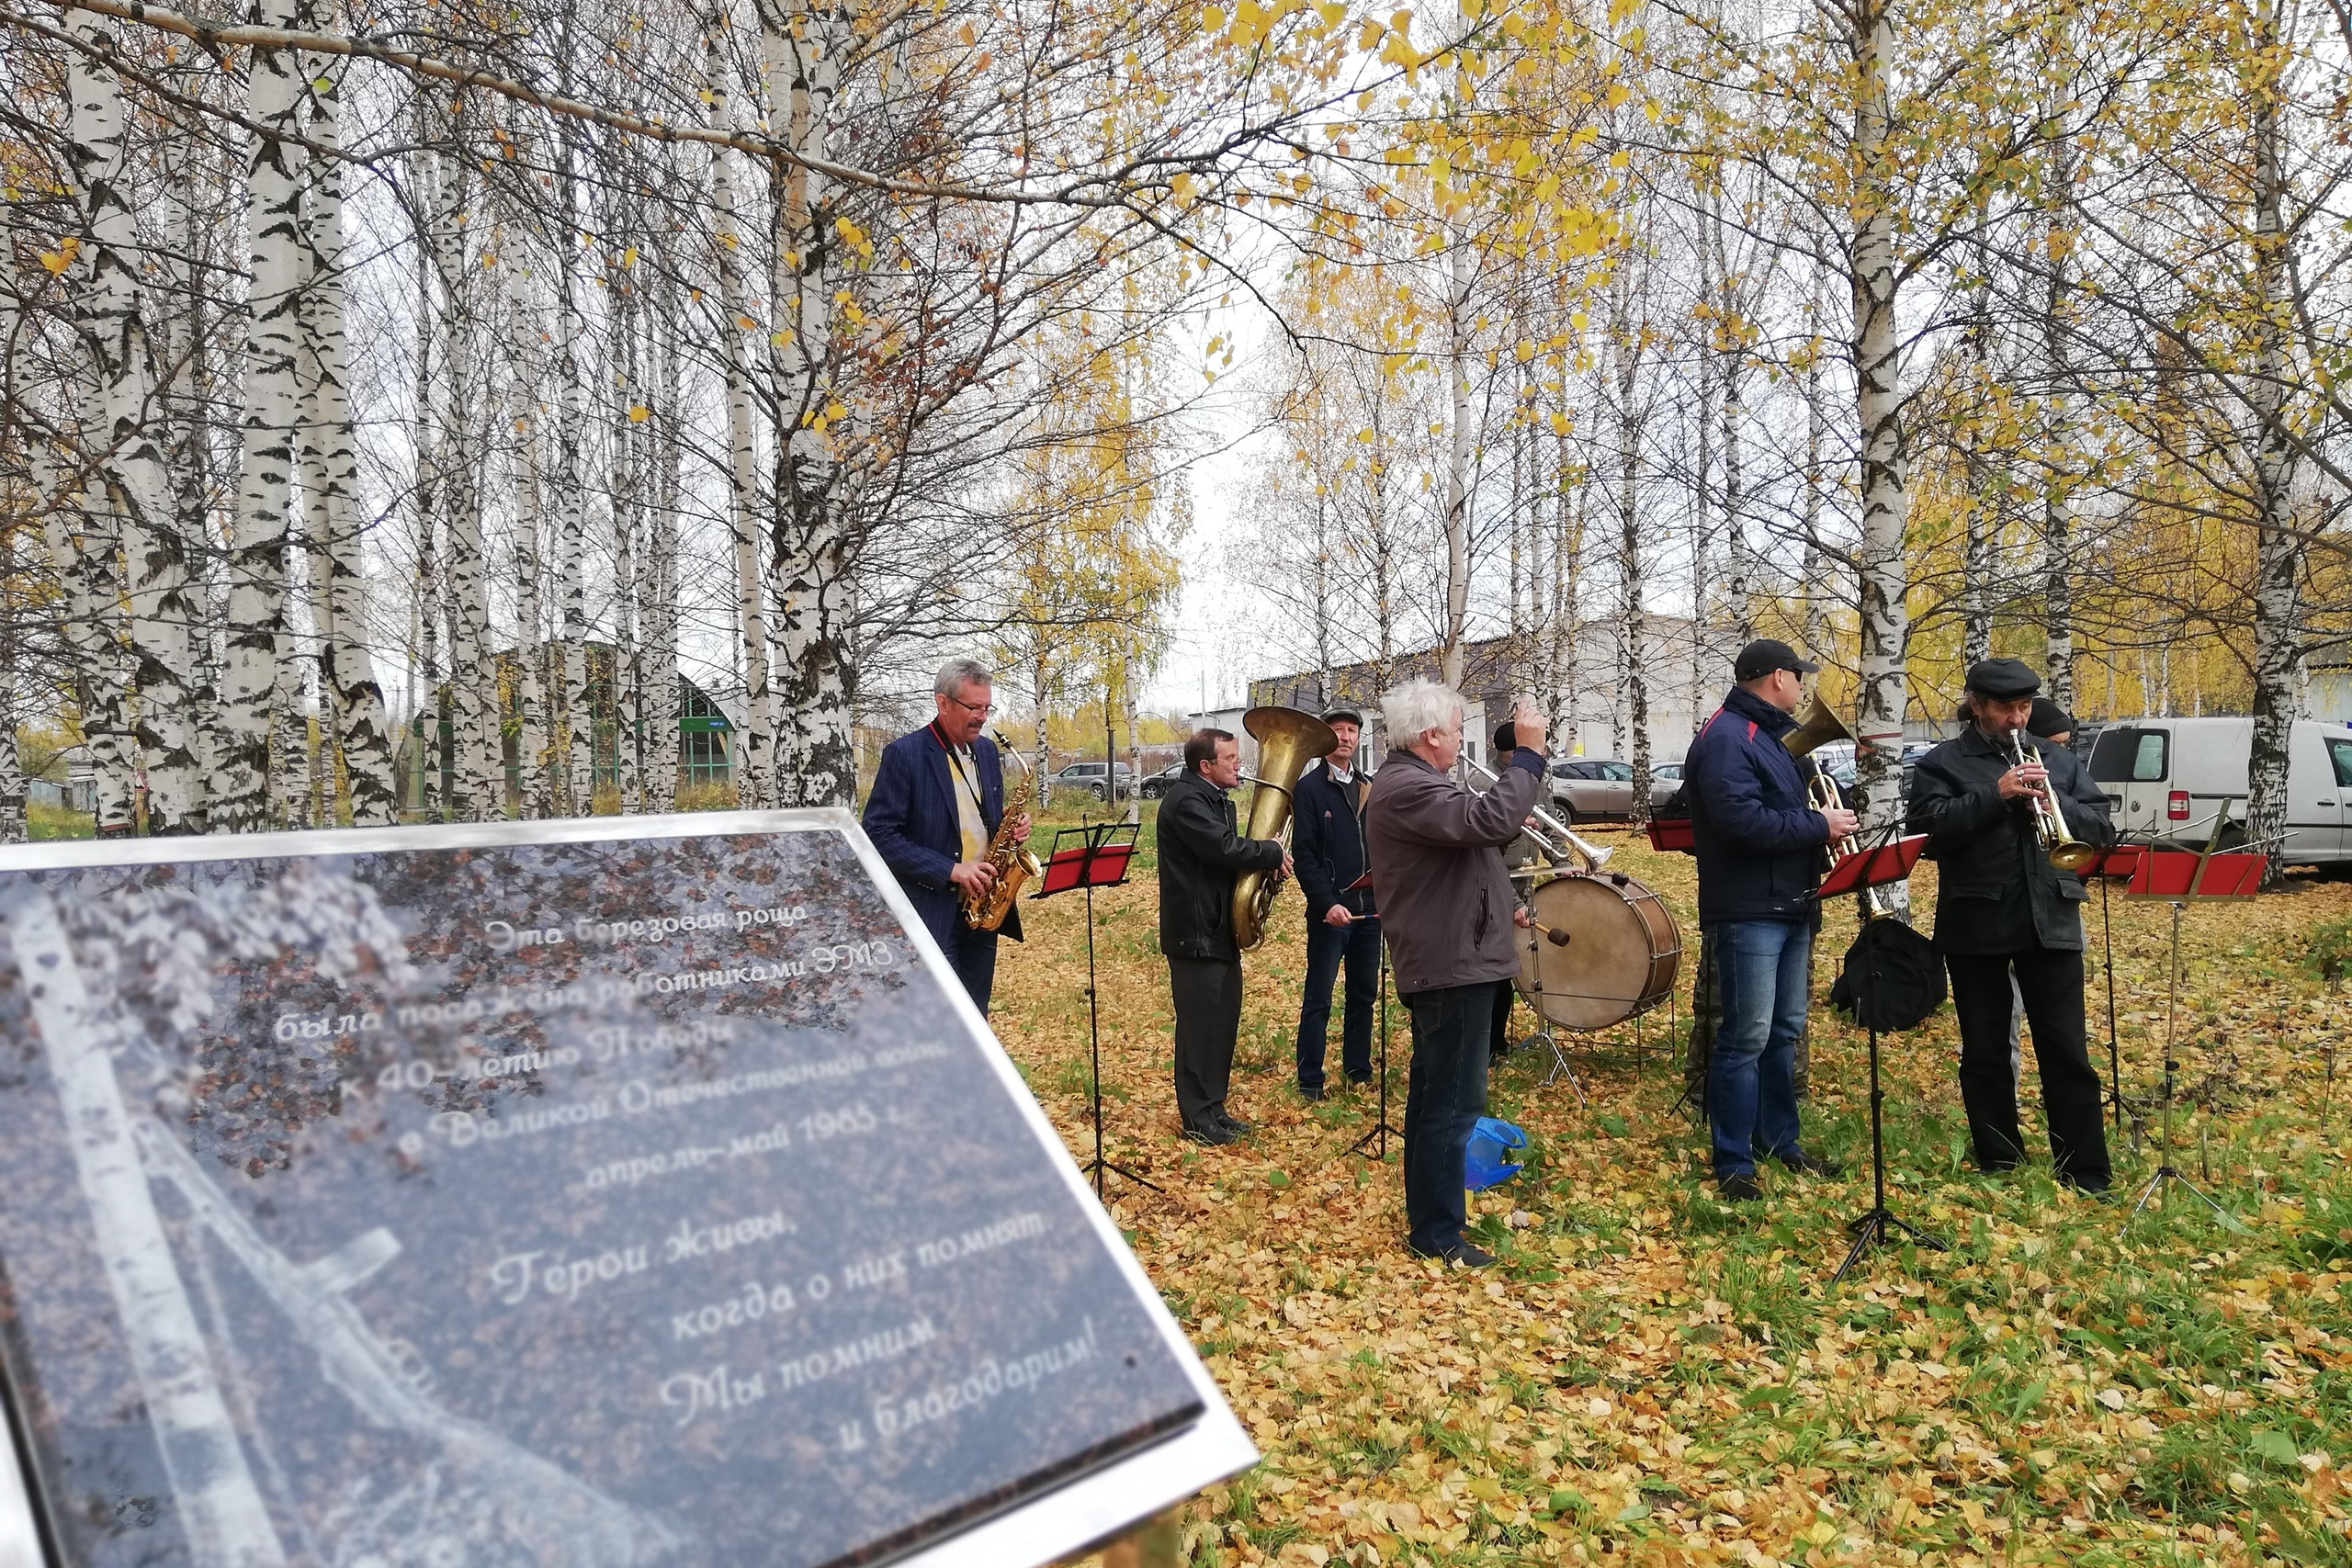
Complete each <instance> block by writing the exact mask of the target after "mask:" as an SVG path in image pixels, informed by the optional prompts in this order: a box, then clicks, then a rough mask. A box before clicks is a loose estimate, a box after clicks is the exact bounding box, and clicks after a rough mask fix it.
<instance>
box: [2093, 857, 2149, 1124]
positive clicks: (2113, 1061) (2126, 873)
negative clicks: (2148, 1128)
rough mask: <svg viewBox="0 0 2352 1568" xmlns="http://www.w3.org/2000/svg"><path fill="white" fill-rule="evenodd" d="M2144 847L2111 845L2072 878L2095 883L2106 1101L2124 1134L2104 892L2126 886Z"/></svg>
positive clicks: (2109, 913)
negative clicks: (2103, 967)
mask: <svg viewBox="0 0 2352 1568" xmlns="http://www.w3.org/2000/svg"><path fill="white" fill-rule="evenodd" d="M2147 847H2148V846H2147V845H2145V844H2110V845H2109V846H2108V847H2107V848H2106V849H2103V850H2101V851H2099V852H2098V853H2097V854H2095V855H2093V856H2092V857H2091V859H2090V863H2088V864H2087V865H2085V866H2083V867H2081V868H2080V869H2078V870H2077V871H2076V872H2075V875H2077V876H2083V877H2097V878H2098V936H2099V942H2100V944H2101V945H2102V946H2104V947H2105V948H2106V950H2107V960H2106V962H2107V1100H2108V1103H2109V1105H2110V1106H2112V1107H2114V1109H2115V1130H2116V1132H2117V1133H2118V1134H2120V1133H2121V1132H2122V1131H2123V1110H2124V1106H2123V1056H2122V1047H2121V1046H2120V1044H2119V1043H2117V1040H2116V1029H2115V916H2114V912H2113V909H2112V908H2111V907H2110V906H2109V903H2108V901H2107V890H2108V889H2109V887H2111V886H2114V885H2115V884H2116V883H2118V882H2128V881H2129V880H2131V876H2132V874H2133V873H2135V872H2137V871H2138V870H2139V869H2140V860H2141V856H2142V853H2143V852H2144V851H2145V850H2146V849H2147Z"/></svg>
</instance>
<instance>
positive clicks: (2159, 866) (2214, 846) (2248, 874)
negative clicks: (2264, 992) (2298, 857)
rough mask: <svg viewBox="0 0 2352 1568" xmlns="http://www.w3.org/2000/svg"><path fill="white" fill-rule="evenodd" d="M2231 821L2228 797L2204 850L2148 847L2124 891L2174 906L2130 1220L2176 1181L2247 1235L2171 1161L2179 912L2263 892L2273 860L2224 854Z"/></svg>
mask: <svg viewBox="0 0 2352 1568" xmlns="http://www.w3.org/2000/svg"><path fill="white" fill-rule="evenodd" d="M2229 825H2230V803H2229V802H2228V801H2226V800H2225V801H2223V802H2222V808H2221V809H2220V810H2219V811H2217V812H2215V813H2214V814H2213V835H2212V837H2211V838H2210V839H2208V840H2205V848H2204V849H2203V850H2202V851H2190V850H2160V849H2158V848H2156V847H2155V846H2154V845H2153V844H2151V845H2149V846H2148V847H2147V849H2146V851H2145V852H2143V854H2141V856H2140V857H2139V863H2138V864H2137V865H2136V866H2134V867H2133V868H2132V872H2131V882H2130V883H2129V884H2128V885H2127V886H2125V888H2124V891H2123V896H2124V897H2126V898H2161V899H2163V900H2164V901H2165V902H2166V903H2168V904H2170V905H2171V906H2172V950H2171V955H2170V964H2169V966H2168V973H2167V974H2166V976H2165V1077H2164V1090H2163V1099H2162V1100H2161V1101H2160V1117H2159V1122H2158V1130H2157V1135H2156V1169H2155V1174H2154V1175H2153V1176H2151V1177H2149V1178H2148V1179H2147V1180H2146V1181H2144V1182H2143V1183H2142V1184H2141V1186H2140V1196H2139V1198H2138V1200H2137V1201H2134V1202H2133V1203H2132V1205H2131V1214H2129V1215H2126V1216H2125V1218H2126V1220H2127V1222H2128V1221H2129V1220H2130V1219H2132V1218H2135V1217H2137V1216H2138V1214H2139V1213H2140V1211H2141V1210H2143V1209H2144V1208H2146V1207H2147V1206H2148V1205H2149V1204H2150V1203H2152V1202H2154V1201H2155V1199H2156V1197H2157V1195H2158V1194H2159V1193H2161V1192H2163V1191H2164V1190H2165V1183H2167V1182H2171V1183H2174V1184H2177V1185H2178V1186H2181V1187H2185V1188H2187V1189H2188V1190H2189V1192H2190V1194H2191V1195H2192V1196H2194V1197H2195V1198H2196V1199H2197V1201H2199V1202H2200V1203H2202V1204H2204V1205H2205V1206H2206V1207H2207V1208H2209V1209H2211V1210H2212V1211H2213V1217H2214V1218H2215V1219H2217V1220H2219V1221H2220V1222H2221V1223H2222V1228H2223V1229H2224V1230H2231V1231H2235V1232H2237V1233H2238V1234H2239V1235H2245V1231H2246V1227H2245V1223H2244V1222H2243V1221H2241V1220H2240V1219H2239V1218H2238V1217H2237V1216H2236V1215H2235V1214H2233V1213H2230V1212H2229V1211H2228V1210H2227V1209H2224V1208H2223V1207H2222V1205H2221V1204H2219V1203H2218V1202H2215V1201H2213V1199H2212V1198H2211V1196H2210V1195H2209V1194H2208V1193H2207V1192H2206V1191H2205V1190H2204V1189H2202V1188H2200V1187H2199V1186H2198V1185H2197V1183H2195V1182H2194V1181H2191V1180H2189V1179H2188V1177H2186V1176H2184V1175H2182V1174H2181V1171H2180V1168H2178V1167H2177V1166H2176V1165H2174V1164H2173V1163H2172V1098H2173V1094H2172V1091H2173V1075H2174V1074H2175V1073H2177V1071H2178V1070H2179V1067H2180V1064H2179V1062H2178V1061H2177V1059H2176V1058H2175V1057H2174V1055H2173V1044H2174V1041H2175V1038H2176V1033H2177V1029H2178V1025H2179V1020H2180V912H2181V910H2182V909H2183V908H2186V907H2187V906H2188V905H2189V904H2191V903H2199V904H2203V903H2210V902H2213V901H2215V900H2219V899H2223V898H2251V897H2254V896H2255V895H2256V893H2258V892H2260V891H2261V887H2262V874H2263V872H2264V871H2265V870H2266V869H2267V867H2268V865H2269V863H2270V857H2269V855H2267V854H2266V853H2261V852H2255V851H2249V850H2245V849H2241V850H2237V851H2233V852H2231V853H2229V854H2222V853H2220V850H2221V847H2222V832H2223V830H2224V829H2227V828H2228V827H2229Z"/></svg>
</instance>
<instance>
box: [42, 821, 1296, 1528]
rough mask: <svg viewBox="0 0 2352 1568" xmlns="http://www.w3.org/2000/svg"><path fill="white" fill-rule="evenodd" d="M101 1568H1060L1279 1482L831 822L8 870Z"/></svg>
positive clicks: (957, 998) (51, 1254)
mask: <svg viewBox="0 0 2352 1568" xmlns="http://www.w3.org/2000/svg"><path fill="white" fill-rule="evenodd" d="M0 1366H5V1369H6V1378H7V1392H8V1399H9V1404H10V1406H11V1416H12V1425H13V1427H14V1429H15V1431H16V1433H17V1441H18V1442H19V1444H20V1445H21V1446H22V1448H23V1449H24V1450H26V1463H27V1472H28V1475H29V1478H30V1483H31V1484H30V1486H29V1488H28V1490H29V1492H30V1494H31V1496H32V1500H33V1503H34V1506H35V1511H36V1512H37V1514H38V1515H39V1517H40V1523H41V1525H42V1528H43V1531H44V1540H45V1543H46V1550H47V1553H48V1555H50V1556H51V1558H53V1559H54V1560H55V1561H56V1562H59V1563H60V1564H62V1565H71V1568H85V1565H86V1568H130V1565H132V1564H140V1565H149V1568H176V1565H182V1564H185V1565H189V1568H276V1565H277V1564H289V1565H300V1568H312V1565H318V1568H325V1565H336V1568H638V1565H652V1564H676V1565H678V1568H819V1565H822V1564H834V1563H867V1562H886V1561H893V1560H896V1559H899V1558H901V1557H906V1556H909V1555H910V1554H911V1555H915V1556H918V1557H922V1556H929V1555H934V1554H935V1555H937V1556H939V1557H941V1558H942V1559H943V1560H944V1559H945V1558H946V1557H948V1556H949V1555H950V1554H953V1556H954V1559H955V1560H956V1561H957V1562H967V1561H969V1562H1037V1561H1041V1560H1043V1559H1044V1558H1046V1557H1047V1556H1051V1555H1053V1554H1055V1553H1057V1552H1059V1551H1067V1550H1070V1549H1072V1548H1075V1547H1076V1546H1078V1545H1080V1544H1082V1543H1083V1542H1084V1541H1085V1540H1088V1539H1090V1538H1091V1537H1092V1536H1094V1535H1097V1534H1100V1533H1102V1532H1103V1530H1106V1529H1112V1528H1115V1527H1116V1526H1117V1525H1119V1524H1121V1523H1123V1522H1125V1520H1127V1519H1131V1518H1134V1517H1138V1516H1140V1515H1142V1514H1144V1513H1147V1512H1148V1511H1150V1510H1152V1509H1154V1508H1156V1507H1159V1506H1164V1505H1166V1504H1167V1503H1169V1502H1171V1501H1173V1500H1175V1499H1176V1498H1179V1497H1181V1496H1183V1495H1188V1494H1189V1493H1190V1492H1192V1491H1193V1490H1195V1489H1197V1488H1198V1487H1199V1486H1201V1485H1204V1484H1206V1483H1209V1482H1211V1481H1213V1480H1215V1479H1216V1478H1218V1477H1219V1476H1222V1475H1225V1474H1227V1473H1230V1472H1232V1471H1234V1470H1236V1469H1238V1468H1239V1467H1241V1466H1242V1465H1245V1464H1247V1463H1248V1462H1250V1459H1251V1458H1253V1457H1254V1456H1253V1455H1252V1453H1251V1451H1250V1445H1249V1443H1248V1441H1247V1439H1246V1438H1244V1437H1243V1436H1242V1435H1241V1432H1240V1429H1239V1427H1238V1425H1237V1424H1236V1423H1234V1421H1233V1419H1232V1416H1231V1415H1230V1413H1229V1412H1227V1410H1226V1409H1225V1407H1224V1405H1223V1404H1222V1402H1221V1401H1220V1400H1219V1398H1218V1396H1217V1393H1216V1385H1215V1384H1214V1382H1211V1381H1210V1380H1209V1379H1208V1377H1207V1374H1206V1373H1205V1371H1204V1370H1203V1369H1202V1368H1201V1366H1200V1364H1199V1362H1198V1361H1197V1360H1196V1359H1194V1358H1193V1354H1192V1352H1191V1349H1190V1348H1189V1347H1188V1346H1187V1345H1186V1344H1185V1342H1184V1340H1183V1337H1182V1334H1181V1332H1180V1331H1179V1330H1178V1329H1177V1327H1176V1325H1175V1324H1174V1322H1173V1321H1172V1319H1170V1317H1169V1315H1168V1314H1167V1313H1166V1311H1165V1310H1164V1308H1163V1307H1162V1306H1161V1304H1160V1303H1159V1299H1158V1297H1157V1295H1156V1294H1155V1293H1154V1292H1153V1291H1152V1290H1151V1287H1150V1285H1149V1282H1148V1280H1146V1278H1145V1277H1144V1275H1143V1273H1142V1271H1141V1269H1139V1268H1138V1267H1137V1266H1136V1263H1135V1260H1134V1258H1132V1256H1131V1255H1129V1254H1128V1253H1127V1252H1126V1250H1125V1247H1124V1245H1123V1244H1122V1243H1121V1241H1120V1239H1119V1236H1118V1234H1117V1231H1116V1230H1115V1228H1114V1227H1113V1226H1112V1225H1111V1224H1110V1222H1109V1220H1108V1218H1107V1216H1105V1215H1104V1214H1103V1212H1102V1211H1101V1209H1100V1208H1099V1207H1097V1206H1096V1205H1095V1203H1094V1201H1093V1200H1092V1198H1091V1195H1090V1194H1089V1193H1088V1192H1087V1190H1086V1189H1085V1187H1084V1184H1083V1183H1082V1182H1081V1181H1080V1180H1079V1179H1078V1178H1077V1174H1076V1169H1075V1167H1074V1166H1073V1164H1072V1162H1071V1160H1070V1158H1069V1156H1068V1154H1067V1153H1066V1152H1065V1150H1064V1149H1063V1147H1062V1145H1061V1144H1060V1142H1059V1140H1058V1139H1057V1137H1056V1136H1055V1134H1053V1131H1052V1129H1051V1127H1050V1126H1049V1125H1048V1124H1047V1123H1046V1121H1045V1118H1044V1117H1043V1115H1042V1114H1041V1113H1040V1112H1039V1111H1038V1110H1037V1108H1036V1106H1035V1102H1034V1101H1033V1100H1031V1099H1030V1098H1029V1096H1028V1095H1027V1093H1026V1091H1025V1090H1024V1089H1023V1088H1022V1086H1021V1084H1020V1080H1019V1077H1018V1076H1017V1074H1015V1073H1014V1072H1013V1070H1012V1066H1011V1064H1010V1063H1009V1062H1008V1061H1007V1060H1006V1059H1005V1057H1004V1055H1003V1054H1002V1052H1001V1050H1000V1049H999V1048H998V1047H997V1045H996V1043H995V1042H994V1040H993V1037H992V1036H990V1035H989V1032H988V1030H987V1026H986V1025H985V1023H984V1022H983V1021H981V1020H980V1018H979V1016H978V1013H977V1012H976V1011H975V1010H973V1009H972V1008H971V1006H970V1003H969V1002H968V1000H967V999H966V998H965V997H964V995H963V993H962V991H961V988H960V987H958V986H957V985H956V981H955V979H954V977H953V976H952V975H951V974H950V972H949V971H948V970H947V968H946V966H945V964H944V961H943V960H942V959H941V958H940V956H939V953H938V951H937V949H936V948H935V947H934V946H933V944H932V942H931V940H930V938H929V936H928V935H927V933H925V932H923V931H922V927H921V926H920V924H919V922H917V921H916V920H915V919H913V917H912V913H911V910H910V908H909V907H908V906H907V904H906V902H905V900H904V899H903V897H901V896H900V895H899V891H898V889H897V887H896V886H895V884H894V883H892V881H891V880H890V877H889V874H888V872H887V871H885V870H884V869H883V867H882V865H881V863H880V862H879V861H878V859H876V857H875V855H874V852H873V850H872V847H871V846H870V845H869V844H867V843H866V841H865V838H864V836H863V834H862V833H860V832H859V831H858V829H857V828H856V825H855V823H854V821H853V820H852V819H851V818H849V817H848V815H847V814H846V813H842V812H791V813H772V814H761V815H753V814H743V815H736V816H726V817H676V818H636V819H626V820H624V819H616V818H605V819H592V820H589V821H578V822H568V823H549V824H534V825H529V826H522V825H514V826H507V825H500V826H492V827H482V828H465V829H392V830H387V831H378V832H369V833H340V834H302V835H291V834H289V835H277V836H274V837H265V838H252V839H246V840H164V841H146V842H133V843H124V844H80V845H71V846H49V845H43V846H31V847H28V848H23V849H17V850H10V851H7V852H0Z"/></svg>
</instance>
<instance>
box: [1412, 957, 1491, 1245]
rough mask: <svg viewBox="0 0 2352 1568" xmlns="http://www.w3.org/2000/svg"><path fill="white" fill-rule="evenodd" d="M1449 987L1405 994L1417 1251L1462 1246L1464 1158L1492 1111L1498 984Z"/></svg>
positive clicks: (1482, 983) (1488, 982) (1413, 1239)
mask: <svg viewBox="0 0 2352 1568" xmlns="http://www.w3.org/2000/svg"><path fill="white" fill-rule="evenodd" d="M1498 984H1501V982H1498V981H1495V980H1487V981H1483V982H1481V983H1479V984H1477V985H1473V986H1443V987H1439V988H1438V989H1436V990H1433V991H1416V992H1415V993H1414V994H1413V995H1411V996H1409V997H1407V998H1405V1008H1406V1010H1407V1011H1408V1012H1410V1013H1411V1014H1412V1015H1413V1066H1412V1070H1411V1071H1410V1073H1408V1075H1407V1077H1406V1080H1405V1226H1406V1229H1405V1240H1406V1243H1407V1244H1408V1246H1410V1247H1413V1248H1414V1250H1416V1251H1419V1252H1448V1251H1451V1250H1452V1249H1453V1248H1454V1247H1459V1246H1461V1245H1462V1226H1463V1223H1464V1221H1465V1220H1466V1219H1467V1218H1468V1217H1469V1216H1468V1215H1467V1214H1466V1213H1464V1210H1463V1199H1462V1183H1463V1170H1462V1168H1463V1162H1464V1159H1465V1158H1466V1157H1467V1156H1468V1155H1469V1152H1470V1130H1471V1129H1472V1128H1474V1127H1476V1125H1477V1124H1478V1118H1479V1117H1481V1116H1483V1115H1485V1114H1486V1112H1487V1055H1489V1051H1490V1045H1489V1042H1490V1041H1491V1039H1492V1037H1493V1034H1494V1028H1495V987H1496V986H1497V985H1498Z"/></svg>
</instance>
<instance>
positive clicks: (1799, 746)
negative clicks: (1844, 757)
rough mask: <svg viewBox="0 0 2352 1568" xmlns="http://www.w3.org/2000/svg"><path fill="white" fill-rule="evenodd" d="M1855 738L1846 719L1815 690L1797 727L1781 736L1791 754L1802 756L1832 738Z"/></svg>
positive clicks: (1826, 743)
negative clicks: (1838, 714) (1832, 710)
mask: <svg viewBox="0 0 2352 1568" xmlns="http://www.w3.org/2000/svg"><path fill="white" fill-rule="evenodd" d="M1853 738H1854V732H1853V731H1852V730H1850V729H1849V728H1846V721H1845V720H1844V719H1841V718H1839V717H1838V716H1837V715H1836V714H1835V713H1833V712H1831V711H1830V708H1829V705H1828V704H1827V703H1825V702H1823V701H1822V700H1821V694H1820V693H1819V692H1815V693H1814V694H1813V701H1811V702H1810V703H1807V704H1806V705H1805V710H1804V715H1803V716H1801V717H1799V718H1798V720H1797V727H1796V728H1794V729H1792V730H1790V731H1789V732H1788V733H1787V734H1786V735H1783V736H1781V745H1783V746H1785V747H1787V748H1788V749H1789V754H1790V755H1791V756H1792V757H1802V756H1804V755H1805V754H1806V753H1807V752H1809V751H1813V750H1817V749H1818V748H1820V747H1823V746H1826V745H1828V744H1829V742H1831V741H1832V740H1851V739H1853Z"/></svg>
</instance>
